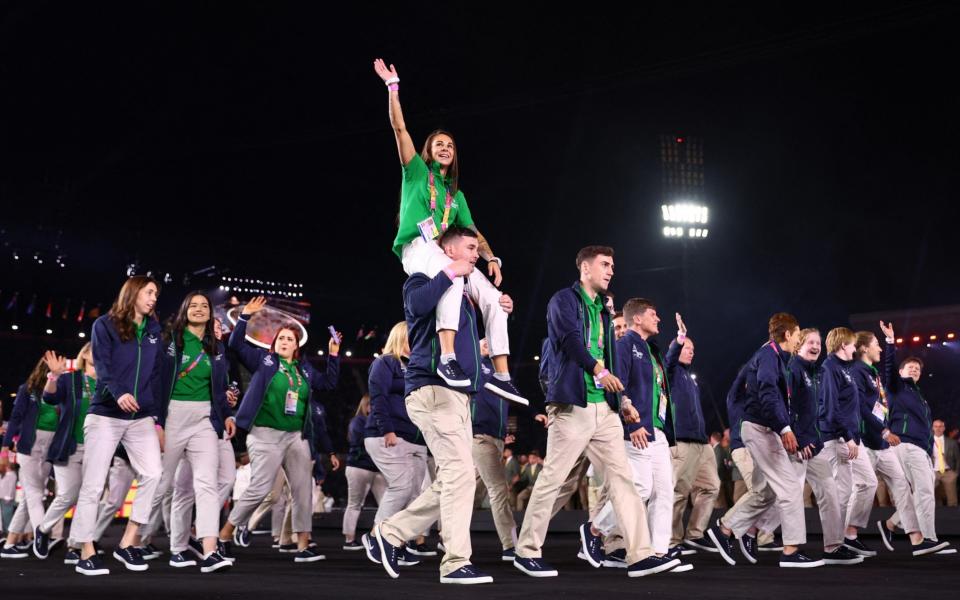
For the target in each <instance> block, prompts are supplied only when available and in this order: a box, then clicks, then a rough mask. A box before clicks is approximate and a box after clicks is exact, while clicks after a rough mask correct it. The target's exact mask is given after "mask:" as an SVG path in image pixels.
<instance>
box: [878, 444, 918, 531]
mask: <svg viewBox="0 0 960 600" xmlns="http://www.w3.org/2000/svg"><path fill="white" fill-rule="evenodd" d="M867 456H868V457H869V458H870V464H872V465H873V469H874V471H876V473H877V475H878V476H879V477H878V479H880V480H883V482H884V483H885V484H886V488H887V490H888V492H889V493H890V494H891V495H892V496H893V498H894V501H895V502H896V504H897V516H898V521H900V520H902V526H903V530H904V531H906V532H907V533H914V532H917V531H920V524H919V523H918V522H917V511H916V508H915V507H914V506H913V495H912V494H911V493H910V484H909V483H907V478H906V476H905V475H904V474H903V467H902V466H900V459H898V458H897V452H896V450H894V449H893V448H886V449H885V450H870V449H868V450H867Z"/></svg>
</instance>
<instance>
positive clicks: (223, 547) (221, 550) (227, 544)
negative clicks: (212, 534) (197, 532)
mask: <svg viewBox="0 0 960 600" xmlns="http://www.w3.org/2000/svg"><path fill="white" fill-rule="evenodd" d="M217 554H219V555H220V556H222V557H224V558H225V559H227V560H229V561H230V562H237V557H235V556H234V555H233V542H231V541H229V540H220V539H218V540H217Z"/></svg>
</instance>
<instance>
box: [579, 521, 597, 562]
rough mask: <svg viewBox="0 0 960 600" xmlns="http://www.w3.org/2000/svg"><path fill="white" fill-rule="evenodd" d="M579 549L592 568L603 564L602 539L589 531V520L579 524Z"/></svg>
mask: <svg viewBox="0 0 960 600" xmlns="http://www.w3.org/2000/svg"><path fill="white" fill-rule="evenodd" d="M580 551H581V552H583V556H584V560H586V561H587V562H588V563H590V565H591V566H593V568H595V569H599V568H600V565H602V564H603V540H602V539H600V536H599V535H593V532H592V531H590V522H589V521H588V522H586V523H584V524H583V525H581V526H580Z"/></svg>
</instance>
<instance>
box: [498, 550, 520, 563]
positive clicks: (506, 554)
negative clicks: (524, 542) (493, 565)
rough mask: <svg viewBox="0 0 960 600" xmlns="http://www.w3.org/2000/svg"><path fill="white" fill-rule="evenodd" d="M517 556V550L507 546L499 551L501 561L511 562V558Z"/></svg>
mask: <svg viewBox="0 0 960 600" xmlns="http://www.w3.org/2000/svg"><path fill="white" fill-rule="evenodd" d="M516 557H517V552H516V550H514V549H513V548H507V549H505V550H504V551H503V552H501V553H500V560H502V561H503V562H513V559H515V558H516Z"/></svg>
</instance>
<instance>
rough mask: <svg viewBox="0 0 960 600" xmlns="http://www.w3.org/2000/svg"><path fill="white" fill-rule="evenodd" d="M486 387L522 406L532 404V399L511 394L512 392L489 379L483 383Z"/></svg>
mask: <svg viewBox="0 0 960 600" xmlns="http://www.w3.org/2000/svg"><path fill="white" fill-rule="evenodd" d="M483 387H484V389H486V390H489V391H490V392H493V393H494V394H496V395H498V396H500V397H501V398H503V399H504V400H509V401H510V402H515V403H516V404H519V405H520V406H530V401H529V400H527V399H526V398H524V397H522V396H518V395H516V394H511V393H510V392H508V391H506V390H504V389H503V388H500V387H497V386H496V385H494V384H492V383H490V382H489V381H488V382H487V383H485V384H483Z"/></svg>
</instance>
